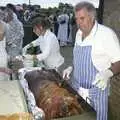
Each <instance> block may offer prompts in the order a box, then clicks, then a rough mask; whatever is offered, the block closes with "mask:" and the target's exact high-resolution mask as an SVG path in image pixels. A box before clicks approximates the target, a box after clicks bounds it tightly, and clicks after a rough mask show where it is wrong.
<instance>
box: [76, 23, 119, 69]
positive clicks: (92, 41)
mask: <svg viewBox="0 0 120 120" xmlns="http://www.w3.org/2000/svg"><path fill="white" fill-rule="evenodd" d="M75 45H80V46H90V45H91V46H92V51H91V57H92V61H93V64H94V66H95V67H96V69H97V70H98V71H102V70H105V69H108V68H110V66H111V64H112V63H115V62H117V61H120V45H119V40H118V38H117V36H116V34H115V32H114V31H113V30H112V29H111V28H108V27H106V26H104V25H101V24H98V23H97V21H96V22H95V24H94V26H93V29H92V30H91V32H90V34H89V35H88V36H87V37H86V38H85V39H84V40H83V41H82V32H81V31H80V30H78V31H77V34H76V41H75Z"/></svg>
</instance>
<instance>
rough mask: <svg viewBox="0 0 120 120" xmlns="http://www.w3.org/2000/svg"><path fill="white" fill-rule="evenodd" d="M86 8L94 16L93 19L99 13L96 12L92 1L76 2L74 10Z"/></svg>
mask: <svg viewBox="0 0 120 120" xmlns="http://www.w3.org/2000/svg"><path fill="white" fill-rule="evenodd" d="M83 8H85V9H86V10H87V11H88V14H89V15H90V16H91V17H92V18H93V20H95V19H96V16H97V13H96V8H95V7H94V5H93V4H92V3H89V2H80V3H78V4H76V6H75V8H74V10H75V12H77V11H79V10H81V9H83Z"/></svg>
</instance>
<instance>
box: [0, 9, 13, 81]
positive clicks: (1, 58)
mask: <svg viewBox="0 0 120 120" xmlns="http://www.w3.org/2000/svg"><path fill="white" fill-rule="evenodd" d="M3 18H4V14H3V11H1V10H0V80H9V74H10V72H11V70H10V69H9V68H7V64H8V61H7V58H8V57H7V53H6V49H5V48H6V46H5V43H6V41H5V32H6V29H7V26H6V24H5V23H4V22H3Z"/></svg>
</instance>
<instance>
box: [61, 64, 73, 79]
mask: <svg viewBox="0 0 120 120" xmlns="http://www.w3.org/2000/svg"><path fill="white" fill-rule="evenodd" d="M71 72H72V66H69V67H68V68H66V69H65V70H64V71H63V79H65V80H68V79H70V74H71Z"/></svg>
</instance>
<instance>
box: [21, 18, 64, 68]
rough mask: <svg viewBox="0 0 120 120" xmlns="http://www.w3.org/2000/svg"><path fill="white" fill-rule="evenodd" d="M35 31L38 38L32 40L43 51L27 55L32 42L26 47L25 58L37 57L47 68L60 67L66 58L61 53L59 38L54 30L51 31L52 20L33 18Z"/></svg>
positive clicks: (24, 50)
mask: <svg viewBox="0 0 120 120" xmlns="http://www.w3.org/2000/svg"><path fill="white" fill-rule="evenodd" d="M33 32H34V33H35V34H36V35H37V36H38V38H37V39H36V40H35V41H33V42H32V45H33V46H39V47H40V50H41V53H40V54H38V55H36V56H33V55H25V54H26V51H27V49H28V48H30V46H31V43H30V44H28V45H27V46H25V47H24V49H23V54H24V57H25V58H28V59H33V57H34V58H35V57H36V58H37V59H38V61H39V62H41V61H43V62H44V64H45V66H46V67H47V68H52V69H58V68H59V67H60V66H61V65H62V64H63V63H64V58H63V57H62V56H61V54H60V48H59V43H58V40H57V38H56V36H55V34H54V33H53V32H51V31H50V22H49V21H48V19H46V18H45V17H37V18H35V19H34V20H33Z"/></svg>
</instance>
